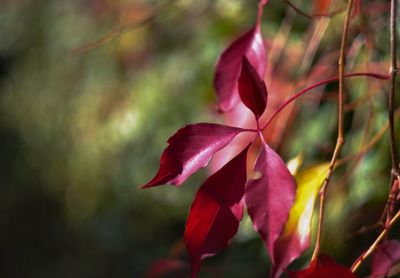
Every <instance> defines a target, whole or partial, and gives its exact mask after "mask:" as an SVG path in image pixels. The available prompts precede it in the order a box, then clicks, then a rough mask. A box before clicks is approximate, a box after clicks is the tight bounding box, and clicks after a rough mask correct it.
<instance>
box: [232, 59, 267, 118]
mask: <svg viewBox="0 0 400 278" xmlns="http://www.w3.org/2000/svg"><path fill="white" fill-rule="evenodd" d="M238 84H239V95H240V98H241V100H242V102H243V103H244V105H246V106H247V107H248V108H249V109H250V110H251V111H252V112H253V113H254V115H255V116H256V118H257V119H258V118H260V116H261V115H262V114H263V113H264V110H265V107H266V106H267V88H266V87H265V83H264V81H263V80H262V79H261V78H260V76H259V75H258V73H257V71H256V70H255V68H254V67H253V66H252V65H251V64H250V62H249V60H247V58H246V56H245V57H243V62H242V71H241V73H240V76H239V83H238Z"/></svg>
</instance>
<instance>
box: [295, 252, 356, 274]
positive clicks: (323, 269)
mask: <svg viewBox="0 0 400 278" xmlns="http://www.w3.org/2000/svg"><path fill="white" fill-rule="evenodd" d="M289 276H290V277H291V278H322V277H323V278H338V277H340V278H356V277H357V276H356V275H355V274H353V273H352V272H351V271H350V270H349V269H347V268H346V267H344V266H341V265H339V264H337V263H336V262H335V261H334V260H333V259H332V258H331V257H329V256H327V255H319V256H318V258H317V259H316V260H313V261H312V262H311V263H310V266H309V267H308V268H306V269H303V270H300V271H295V272H290V273H289Z"/></svg>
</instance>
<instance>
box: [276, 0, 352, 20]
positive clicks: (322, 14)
mask: <svg viewBox="0 0 400 278" xmlns="http://www.w3.org/2000/svg"><path fill="white" fill-rule="evenodd" d="M284 2H285V3H286V4H287V5H288V6H289V7H291V8H292V9H293V10H295V11H296V12H297V13H298V14H300V15H302V16H304V17H306V18H308V19H310V20H312V19H313V18H316V17H332V16H334V15H337V14H339V13H341V12H344V11H345V10H344V9H339V10H336V11H333V12H331V13H315V14H311V15H310V14H308V13H306V12H304V11H302V10H301V9H300V8H299V7H297V6H296V5H294V4H293V3H292V2H290V1H289V0H284Z"/></svg>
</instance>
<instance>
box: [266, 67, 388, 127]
mask: <svg viewBox="0 0 400 278" xmlns="http://www.w3.org/2000/svg"><path fill="white" fill-rule="evenodd" d="M356 76H364V77H372V78H376V79H380V80H387V79H389V78H390V77H389V75H385V74H379V73H374V72H355V73H349V74H345V75H344V76H343V77H344V78H347V77H356ZM338 80H339V76H335V77H332V78H329V79H326V80H323V81H319V82H317V83H315V84H313V85H311V86H309V87H307V88H305V89H303V90H301V91H300V92H298V93H296V94H294V95H293V96H291V97H289V98H288V99H287V100H285V101H284V102H283V103H282V104H281V106H279V107H278V108H277V109H276V110H275V111H274V113H273V114H272V115H271V117H270V118H269V119H268V120H267V122H266V123H265V124H264V126H263V127H262V128H261V129H262V130H264V129H265V128H266V127H267V126H268V125H269V124H270V123H271V122H272V121H273V120H274V119H275V117H276V116H277V115H278V114H279V112H281V111H282V110H283V109H284V108H285V107H286V106H288V105H289V104H290V103H292V102H293V101H294V100H296V99H297V98H299V97H301V96H302V95H304V94H306V93H307V92H309V91H311V90H312V89H315V88H317V87H319V86H322V85H326V84H328V83H331V82H336V81H338Z"/></svg>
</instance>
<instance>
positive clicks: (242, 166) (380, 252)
mask: <svg viewBox="0 0 400 278" xmlns="http://www.w3.org/2000/svg"><path fill="white" fill-rule="evenodd" d="M286 2H288V3H289V4H290V5H291V7H293V8H294V9H297V7H296V6H294V5H293V4H291V3H290V2H289V1H286ZM332 2H334V1H330V0H329V1H328V0H325V1H314V2H313V3H314V13H315V15H316V16H327V11H328V10H329V7H330V5H331V3H332ZM267 3H268V1H266V0H263V1H260V3H259V5H258V14H257V18H256V21H255V24H254V26H253V27H251V28H250V30H248V31H247V32H245V33H244V34H242V35H241V36H239V37H238V38H237V39H236V40H234V41H233V42H232V43H231V44H230V45H229V46H228V47H227V48H226V49H225V50H224V51H223V52H222V54H221V56H220V57H219V59H218V61H217V64H216V69H215V76H214V87H215V91H216V96H217V104H218V107H219V109H220V111H222V112H228V111H231V110H233V109H236V107H238V105H239V104H241V105H242V106H243V105H244V106H243V107H246V108H247V109H248V111H247V112H249V113H252V115H253V116H254V117H253V120H254V123H255V124H254V125H252V126H256V128H239V127H234V126H226V125H222V124H208V123H200V124H192V125H188V126H186V127H184V128H182V129H180V130H179V131H178V132H177V133H175V134H174V135H173V136H172V137H171V138H170V139H169V140H168V146H167V148H166V149H165V150H164V152H163V153H162V155H161V158H160V167H159V170H158V172H157V174H156V175H155V176H154V178H153V179H151V180H150V181H149V182H148V183H146V184H145V185H144V186H143V188H149V187H154V186H158V185H162V184H170V185H175V186H180V185H181V184H182V183H183V182H185V180H186V179H187V178H188V177H189V176H190V175H192V174H193V173H195V172H196V171H198V170H199V169H200V168H202V167H205V166H207V164H208V162H209V161H210V159H211V158H212V157H213V155H214V154H215V153H216V152H218V151H219V150H221V149H223V148H225V147H226V146H229V145H230V144H231V142H232V140H233V139H234V138H235V137H236V136H238V135H239V134H242V133H253V135H254V137H252V138H253V140H252V142H251V143H250V145H246V146H244V147H243V148H242V149H240V150H239V151H238V152H237V153H236V156H235V157H234V158H233V159H231V160H230V161H228V162H227V163H225V165H223V166H222V167H221V168H220V169H219V170H217V171H216V172H215V173H214V174H213V175H211V176H210V177H209V178H208V179H207V180H206V181H205V182H204V183H203V185H201V186H200V188H199V189H198V191H197V193H196V195H195V197H194V200H193V203H192V206H191V209H190V212H189V216H188V218H187V221H186V227H185V233H184V242H185V244H186V248H187V251H188V254H189V257H190V261H191V277H197V276H198V274H199V272H200V267H201V263H202V261H203V260H204V259H205V258H206V257H209V256H213V255H215V254H217V253H218V252H220V251H221V250H222V249H224V248H225V247H226V246H227V245H228V244H229V241H230V240H231V239H232V238H233V237H234V235H235V234H236V233H237V231H238V227H239V224H240V221H241V220H242V217H243V213H244V209H245V208H246V209H247V213H248V215H249V217H250V219H251V221H252V224H253V228H254V230H255V231H256V232H257V233H258V234H259V235H260V237H261V239H262V240H263V242H264V244H265V247H266V250H267V252H268V254H269V256H270V258H271V264H272V271H271V276H272V277H280V276H281V274H283V273H287V274H289V275H290V277H294V278H302V277H308V278H310V277H349V278H350V277H356V276H355V274H354V273H353V272H354V271H355V270H356V269H357V267H358V265H359V264H360V263H361V262H362V261H363V260H364V259H365V257H366V256H368V255H369V254H371V253H372V252H373V251H375V253H374V256H373V258H372V275H373V277H380V276H385V275H387V274H388V272H389V269H390V268H391V267H392V266H394V265H395V264H397V263H398V262H400V243H399V242H397V241H386V242H384V243H383V244H381V245H380V246H379V243H380V241H381V240H382V239H383V238H384V236H385V235H386V234H387V232H388V229H389V228H390V227H391V225H392V224H393V223H394V222H395V221H396V220H397V219H398V218H399V217H400V215H399V214H398V213H397V214H396V216H394V217H393V215H394V210H395V208H394V207H393V206H392V207H391V206H390V203H388V208H387V213H388V216H387V227H385V228H384V229H383V232H382V234H383V236H382V237H379V238H378V239H377V242H376V244H373V245H371V248H370V250H368V252H365V253H363V254H362V255H361V257H360V258H359V259H358V260H357V261H356V263H355V265H354V266H353V268H352V269H351V270H350V269H348V268H346V267H344V266H341V265H339V264H337V263H336V262H335V261H334V260H333V259H331V258H330V257H329V256H326V255H322V254H320V253H319V244H320V242H319V239H320V235H321V231H322V220H323V214H324V200H325V193H326V188H327V186H328V183H329V181H330V178H331V175H332V173H333V171H334V169H335V167H336V166H337V165H336V162H337V160H338V155H339V153H340V149H341V146H342V144H343V138H342V136H343V134H342V133H343V117H342V116H343V98H342V97H341V96H342V94H343V80H344V78H348V77H356V76H366V77H370V78H377V79H386V80H387V79H391V80H393V78H395V77H393V76H394V75H393V73H392V74H391V75H390V76H389V75H383V74H378V73H373V72H366V73H348V74H345V73H344V62H343V61H342V60H343V59H342V58H343V57H341V60H340V61H341V62H340V63H339V76H338V77H333V78H330V79H327V80H324V81H319V82H316V83H314V84H312V85H310V86H308V87H307V88H306V89H304V90H302V91H300V92H299V93H297V94H294V95H292V96H291V97H290V98H288V99H287V100H286V101H285V102H283V104H282V105H281V106H279V107H278V108H275V109H273V108H269V106H268V101H269V99H270V98H269V94H270V92H269V90H268V89H267V86H266V84H265V82H264V75H265V72H266V66H267V65H266V61H267V53H266V48H265V42H264V39H263V38H262V32H261V17H262V13H263V9H264V8H265V7H266V5H267ZM393 3H395V1H392V5H394V8H396V5H395V4H393ZM392 8H393V7H392ZM360 9H361V1H352V0H350V1H349V5H348V7H347V10H346V12H347V16H346V18H345V24H344V29H343V36H342V46H341V51H340V53H341V55H342V56H343V55H345V51H346V44H345V42H346V39H347V35H348V26H349V23H350V21H351V19H352V18H354V17H355V16H357V14H358V13H359V12H360ZM298 12H300V13H302V11H300V10H298ZM302 14H303V13H302ZM303 15H306V16H307V17H311V16H310V15H307V14H305V13H304V14H303ZM392 16H393V15H392ZM394 18H395V17H394ZM392 68H396V67H395V66H393V67H392ZM336 81H339V84H340V86H339V87H340V88H339V92H340V93H339V95H340V97H339V100H338V103H339V120H338V126H339V132H338V143H337V145H336V148H335V152H334V154H333V156H332V160H331V162H330V163H328V162H324V163H320V164H318V165H316V166H314V167H310V168H309V169H307V170H304V171H302V172H299V173H296V174H294V176H293V175H292V174H291V173H290V171H289V169H288V167H287V166H286V164H285V162H284V161H283V160H282V158H281V157H280V155H279V154H278V153H277V152H276V151H274V150H273V149H272V148H271V146H270V145H269V144H268V140H267V139H266V136H265V134H266V133H268V131H269V130H270V124H271V122H272V120H273V119H274V118H275V117H276V115H278V114H279V113H280V112H281V111H282V110H283V109H284V108H285V107H287V106H288V105H289V104H290V103H291V102H293V101H294V100H295V99H297V98H298V97H300V96H302V95H304V94H305V93H307V92H309V91H310V90H311V89H313V88H316V87H318V86H321V85H325V84H327V83H330V82H336ZM266 114H269V115H270V117H269V118H268V119H266V117H263V115H266ZM392 114H393V113H392ZM392 145H394V143H393V144H392ZM251 149H256V150H257V151H258V156H257V158H256V160H255V163H254V167H252V170H249V169H248V168H247V164H249V163H248V162H249V161H250V159H249V155H248V154H249V152H250V150H251ZM393 161H396V159H393ZM397 170H398V165H394V166H393V171H392V173H393V174H392V183H393V184H394V185H396V186H392V191H391V193H393V194H398V191H399V190H398V186H397V184H398V183H397V182H396V180H397V179H398V178H399V176H398V174H399V173H398V172H396V171H397ZM248 173H253V174H252V175H248ZM319 196H320V212H319V219H318V221H319V222H318V223H319V226H318V231H317V242H316V248H315V250H314V255H313V258H312V259H311V263H310V265H309V267H308V268H306V269H304V270H300V271H294V272H293V271H292V272H290V271H288V270H287V268H288V266H289V265H290V264H291V263H292V262H293V261H294V260H296V259H297V258H299V257H300V256H301V255H302V254H303V253H304V251H306V250H307V249H308V248H309V246H310V240H311V231H312V217H313V213H314V206H315V201H316V200H317V199H318V197H319ZM395 197H397V195H396V196H395ZM378 246H379V247H378ZM352 271H353V272H352Z"/></svg>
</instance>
